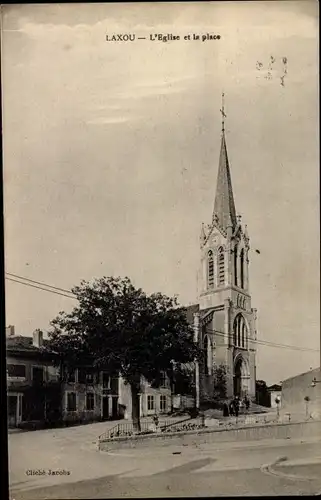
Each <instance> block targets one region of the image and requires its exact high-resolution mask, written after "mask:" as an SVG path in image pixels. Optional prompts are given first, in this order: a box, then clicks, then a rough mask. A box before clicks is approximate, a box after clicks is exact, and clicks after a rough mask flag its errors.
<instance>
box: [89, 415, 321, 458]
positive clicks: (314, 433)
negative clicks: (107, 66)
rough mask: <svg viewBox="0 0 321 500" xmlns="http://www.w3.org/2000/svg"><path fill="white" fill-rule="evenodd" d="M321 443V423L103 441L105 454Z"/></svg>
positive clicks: (289, 424) (287, 424)
mask: <svg viewBox="0 0 321 500" xmlns="http://www.w3.org/2000/svg"><path fill="white" fill-rule="evenodd" d="M309 437H316V438H319V439H321V421H311V422H299V423H297V422H295V423H286V424H284V423H282V424H277V423H276V424H265V425H255V426H246V427H245V426H244V427H237V428H236V427H234V428H230V429H229V430H226V429H213V428H212V429H206V428H205V429H201V430H198V431H187V432H184V433H183V432H172V433H166V434H161V433H160V434H157V435H152V436H151V435H145V436H144V435H142V436H133V437H131V438H126V437H119V438H115V439H112V440H104V441H100V442H99V444H98V448H99V450H101V451H110V450H116V449H124V448H143V447H150V446H170V445H174V446H176V445H192V444H195V443H197V444H202V443H219V442H233V441H256V440H259V439H269V438H273V439H286V438H309Z"/></svg>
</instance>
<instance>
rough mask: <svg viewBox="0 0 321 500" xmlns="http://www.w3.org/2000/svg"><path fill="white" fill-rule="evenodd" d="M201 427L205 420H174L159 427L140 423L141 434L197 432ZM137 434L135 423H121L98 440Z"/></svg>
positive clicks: (149, 421) (152, 423)
mask: <svg viewBox="0 0 321 500" xmlns="http://www.w3.org/2000/svg"><path fill="white" fill-rule="evenodd" d="M200 427H204V419H203V418H201V417H199V418H194V419H191V418H190V417H187V418H185V419H182V420H179V421H173V419H167V420H162V421H160V422H159V423H158V425H157V427H156V425H155V423H154V422H153V421H151V420H148V421H144V420H141V422H140V429H141V430H140V432H139V434H152V433H154V432H157V431H158V432H175V431H188V430H195V429H198V428H200ZM135 434H137V430H136V429H135V427H134V424H133V422H121V423H119V424H117V425H115V426H114V427H112V428H111V429H109V430H108V431H106V432H104V433H103V434H101V435H100V436H99V437H98V439H99V441H104V440H105V439H115V438H118V437H125V436H128V437H129V436H133V435H135Z"/></svg>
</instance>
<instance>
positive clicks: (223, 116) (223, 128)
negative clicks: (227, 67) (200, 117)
mask: <svg viewBox="0 0 321 500" xmlns="http://www.w3.org/2000/svg"><path fill="white" fill-rule="evenodd" d="M220 112H221V113H222V132H224V130H225V127H224V125H225V123H224V118H226V114H225V111H224V92H223V93H222V109H220Z"/></svg>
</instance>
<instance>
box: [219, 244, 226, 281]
mask: <svg viewBox="0 0 321 500" xmlns="http://www.w3.org/2000/svg"><path fill="white" fill-rule="evenodd" d="M217 260H218V283H219V285H224V284H225V265H224V250H223V248H222V247H221V248H220V249H219V251H218V259H217Z"/></svg>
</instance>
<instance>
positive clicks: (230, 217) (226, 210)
mask: <svg viewBox="0 0 321 500" xmlns="http://www.w3.org/2000/svg"><path fill="white" fill-rule="evenodd" d="M215 217H217V221H218V223H219V225H220V226H221V227H223V228H224V229H225V230H226V229H227V227H228V226H232V228H233V229H234V228H235V226H236V222H237V221H236V211H235V203H234V197H233V189H232V180H231V172H230V167H229V161H228V156H227V148H226V141H225V133H224V130H223V132H222V141H221V152H220V159H219V166H218V174H217V183H216V194H215V202H214V211H213V218H215Z"/></svg>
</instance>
